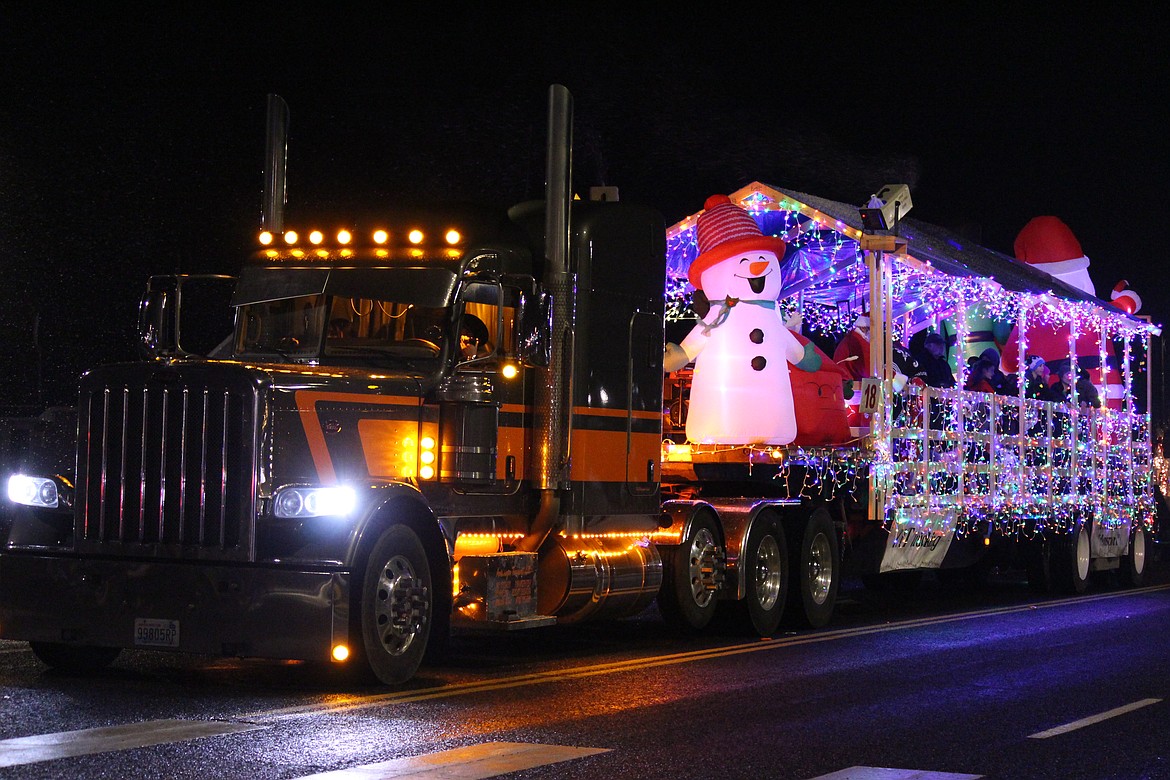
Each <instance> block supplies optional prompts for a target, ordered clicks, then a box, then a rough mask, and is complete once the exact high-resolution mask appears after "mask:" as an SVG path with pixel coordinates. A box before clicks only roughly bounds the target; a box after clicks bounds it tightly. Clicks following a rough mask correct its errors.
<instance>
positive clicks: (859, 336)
mask: <svg viewBox="0 0 1170 780" xmlns="http://www.w3.org/2000/svg"><path fill="white" fill-rule="evenodd" d="M853 327H854V330H851V331H849V332H848V333H846V334H845V335H844V336H843V337H842V338H841V341H840V342H839V343H838V344H837V348H836V349H835V350H833V360H834V361H836V362H837V364H838V365H840V366H841V368H843V369H845V373H847V374H849V377H850V378H851V379H853V380H855V381H858V382H860V381H861V380H862V379H864V378H865V377H867V376H873V371H872V370H870V367H869V337H868V336H866V335H865V334H864V333H862V332H861V331H859V330H857V328H859V327H865V328H868V327H869V317H867V316H865V315H864V314H863V315H861V316H860V317H858V318H857V322H856V323H854V326H853Z"/></svg>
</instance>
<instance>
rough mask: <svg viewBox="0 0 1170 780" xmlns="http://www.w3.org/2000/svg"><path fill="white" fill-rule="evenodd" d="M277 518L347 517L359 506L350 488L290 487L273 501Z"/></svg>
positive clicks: (279, 493) (280, 491)
mask: <svg viewBox="0 0 1170 780" xmlns="http://www.w3.org/2000/svg"><path fill="white" fill-rule="evenodd" d="M272 505H273V512H274V514H275V515H276V516H277V517H286V518H292V517H321V516H323V515H337V516H342V517H344V516H346V515H348V514H350V513H351V512H353V510H354V507H355V506H357V494H355V493H354V490H353V488H350V487H345V486H341V487H316V488H311V487H289V488H284V489H282V490H279V491H277V493H276V496H275V497H274V498H273V501H272Z"/></svg>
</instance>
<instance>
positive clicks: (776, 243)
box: [687, 195, 787, 289]
mask: <svg viewBox="0 0 1170 780" xmlns="http://www.w3.org/2000/svg"><path fill="white" fill-rule="evenodd" d="M695 233H696V235H697V239H698V243H699V256H698V257H696V258H695V259H694V261H693V262H692V263H691V267H690V270H689V271H688V272H687V278H688V280H689V281H690V283H691V285H692V286H694V287H695V288H696V289H700V288H701V287H702V284H701V283H700V282H701V279H702V276H703V271H705V270H707V269H708V268H710V267H711V266H713V265H715V264H716V263H718V262H720V261H722V260H726V259H727V258H729V257H732V256H734V255H737V254H740V253H743V252H750V251H752V250H764V251H768V252H775V253H776V257H777V258H779V259H781V260H783V259H784V249H785V248H786V247H787V244H785V243H784V241H783V240H782V239H779V238H776V237H775V236H765V235H764V231H762V230H760V226H759V225H758V224H756V221H755V220H754V219H752V215H751V214H748V213H747V211H746V210H745V209H743V208H741V207H740V206H737V205H735V204H734V203H732V202H731V198H729V197H727V196H726V195H712V196H711V197H709V198H707V202H706V203H704V204H703V213H702V214H700V215H699V219H698V222H697V224H696V227H695Z"/></svg>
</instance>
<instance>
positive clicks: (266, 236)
mask: <svg viewBox="0 0 1170 780" xmlns="http://www.w3.org/2000/svg"><path fill="white" fill-rule="evenodd" d="M271 243H272V233H270V232H269V231H267V230H262V231H260V244H261V245H262V246H268V245H269V244H271Z"/></svg>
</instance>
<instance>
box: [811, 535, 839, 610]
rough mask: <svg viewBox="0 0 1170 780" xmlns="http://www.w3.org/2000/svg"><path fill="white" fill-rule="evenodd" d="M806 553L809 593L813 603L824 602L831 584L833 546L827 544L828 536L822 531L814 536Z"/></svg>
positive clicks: (826, 599) (827, 597)
mask: <svg viewBox="0 0 1170 780" xmlns="http://www.w3.org/2000/svg"><path fill="white" fill-rule="evenodd" d="M808 553H809V554H808V591H809V595H810V596H811V597H812V600H813V602H814V603H816V604H824V603H825V602H826V601H828V599H829V589H830V588H831V587H832V585H833V548H832V547H831V546H830V545H829V537H827V536H825V535H824V534H823V533H818V534H817V535H816V536H814V537H813V539H812V541H811V542H810V543H809V546H808Z"/></svg>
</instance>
